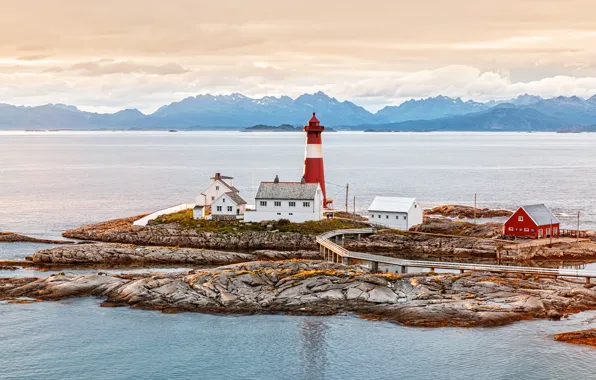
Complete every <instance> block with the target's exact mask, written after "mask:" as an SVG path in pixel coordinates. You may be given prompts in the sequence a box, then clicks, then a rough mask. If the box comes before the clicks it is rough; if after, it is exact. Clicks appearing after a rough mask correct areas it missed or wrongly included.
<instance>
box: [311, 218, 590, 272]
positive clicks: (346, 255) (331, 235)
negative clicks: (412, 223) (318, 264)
mask: <svg viewBox="0 0 596 380" xmlns="http://www.w3.org/2000/svg"><path fill="white" fill-rule="evenodd" d="M375 233H376V229H374V228H362V229H346V230H335V231H330V232H327V233H325V234H323V235H320V236H317V239H316V240H317V244H318V245H319V249H320V252H321V256H322V257H323V259H324V260H327V261H332V262H336V263H344V264H350V262H351V260H352V259H353V260H362V261H368V262H369V263H370V264H371V269H372V271H373V272H376V271H378V270H379V263H380V264H386V265H395V266H399V267H401V273H407V270H408V268H409V267H416V268H429V269H430V270H431V271H433V270H434V269H437V268H438V269H450V270H459V271H460V272H461V273H464V272H465V271H483V272H496V273H521V274H533V275H538V276H550V277H555V278H556V277H575V278H585V279H586V284H589V283H590V279H592V278H596V272H593V271H586V270H580V269H558V268H537V267H523V266H507V265H488V264H467V263H453V262H442V261H421V260H405V259H398V258H395V257H387V256H381V255H374V254H370V253H363V252H353V251H348V250H347V249H345V248H344V247H342V246H341V245H339V244H337V242H338V241H344V240H345V237H346V236H348V235H356V237H357V238H360V236H368V235H372V234H375ZM333 240H335V241H336V242H334V241H333Z"/></svg>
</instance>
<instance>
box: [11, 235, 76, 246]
mask: <svg viewBox="0 0 596 380" xmlns="http://www.w3.org/2000/svg"><path fill="white" fill-rule="evenodd" d="M17 242H18V243H22V242H26V243H42V244H74V242H73V241H68V240H49V239H38V238H34V237H30V236H25V235H21V234H16V233H14V232H0V243H17Z"/></svg>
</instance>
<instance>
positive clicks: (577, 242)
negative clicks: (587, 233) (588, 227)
mask: <svg viewBox="0 0 596 380" xmlns="http://www.w3.org/2000/svg"><path fill="white" fill-rule="evenodd" d="M575 243H576V244H578V245H579V211H578V212H577V234H576V235H575Z"/></svg>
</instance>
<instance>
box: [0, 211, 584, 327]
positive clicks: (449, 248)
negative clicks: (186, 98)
mask: <svg viewBox="0 0 596 380" xmlns="http://www.w3.org/2000/svg"><path fill="white" fill-rule="evenodd" d="M140 217H141V216H135V217H130V218H123V219H117V220H112V221H107V222H102V223H96V224H92V225H86V226H82V227H79V228H75V229H72V230H69V231H66V232H64V234H63V235H64V236H65V237H68V238H76V239H82V240H92V241H93V242H91V243H89V244H77V245H69V246H59V247H54V248H51V249H47V250H41V251H38V252H36V253H35V254H34V255H33V256H32V257H31V258H30V262H31V263H32V265H36V266H40V267H43V268H49V267H94V268H109V267H117V266H122V265H124V266H126V265H140V266H143V267H147V268H150V267H151V266H158V265H160V266H164V265H178V266H188V265H191V266H194V267H195V268H197V267H200V269H195V270H192V271H190V272H185V273H180V272H179V273H170V274H156V273H153V274H151V273H146V274H129V275H119V276H116V275H112V276H109V275H105V274H97V275H86V276H77V275H66V274H58V275H51V276H49V277H46V278H27V279H23V278H18V279H16V278H7V279H0V298H2V299H4V300H7V301H10V302H17V301H18V300H19V299H21V298H20V297H29V298H31V299H34V300H53V299H62V298H69V297H85V296H94V297H100V298H102V299H104V302H103V304H102V305H103V306H130V307H135V308H143V309H155V310H162V311H164V312H177V311H195V312H209V313H240V314H254V313H291V314H309V315H328V314H335V313H354V314H358V315H362V316H364V317H367V318H373V319H383V320H389V321H393V322H396V323H401V324H405V325H409V326H427V327H439V326H494V325H502V324H507V323H511V322H514V321H518V320H521V319H528V318H551V319H558V318H561V317H563V316H565V315H567V314H570V313H575V312H579V311H582V310H589V309H594V308H595V307H596V291H595V290H593V289H592V288H591V286H590V285H587V286H586V285H584V283H580V281H576V280H564V279H560V278H559V279H555V278H545V277H542V278H539V277H534V276H527V275H513V274H509V275H507V274H492V273H484V272H467V273H463V274H452V273H442V274H437V273H434V272H428V273H412V274H395V273H387V272H385V273H382V272H381V273H372V272H371V271H370V270H369V269H368V268H367V267H364V266H361V265H360V264H363V263H359V262H354V263H352V265H344V264H336V263H330V262H324V261H319V260H318V259H320V253H319V251H318V249H317V244H316V240H315V237H316V236H317V235H319V234H322V233H324V232H328V231H331V230H336V229H344V228H363V227H366V226H368V224H367V221H366V219H365V218H362V217H359V216H352V217H350V216H349V215H341V217H339V218H336V219H331V220H327V219H326V220H321V221H317V222H306V223H291V222H289V221H283V220H280V221H277V222H267V223H239V222H236V221H218V222H216V221H204V220H194V219H192V211H190V210H186V211H181V212H179V213H175V214H170V215H165V216H162V217H159V218H157V219H156V220H153V221H151V222H150V223H149V225H147V226H145V227H143V226H135V225H133V221H135V220H137V219H139V218H140ZM501 230H502V225H501V224H500V223H485V224H471V223H467V222H461V221H452V220H449V219H440V220H436V219H430V220H427V221H426V222H425V223H423V224H422V225H420V226H416V227H415V228H414V229H413V230H411V231H395V230H382V231H378V233H376V234H374V235H371V236H368V237H363V238H361V239H353V240H346V241H345V242H344V244H345V245H344V246H345V247H346V248H347V249H349V250H355V251H361V252H375V253H376V254H382V255H388V256H398V257H408V256H411V257H412V258H416V259H428V258H433V259H436V258H437V257H438V258H439V259H441V260H442V259H445V258H451V259H457V260H461V259H463V258H470V259H474V260H478V259H494V257H495V248H496V247H497V246H498V245H499V244H501V243H500V239H499V238H500V231H501ZM549 249H552V248H549ZM29 298H27V299H29Z"/></svg>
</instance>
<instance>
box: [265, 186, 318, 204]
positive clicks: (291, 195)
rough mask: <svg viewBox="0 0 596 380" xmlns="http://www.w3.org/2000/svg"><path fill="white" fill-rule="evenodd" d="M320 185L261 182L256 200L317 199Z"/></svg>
mask: <svg viewBox="0 0 596 380" xmlns="http://www.w3.org/2000/svg"><path fill="white" fill-rule="evenodd" d="M318 188H319V184H318V183H301V182H278V183H275V182H261V184H260V185H259V190H258V191H257V195H256V196H255V199H290V200H293V199H296V200H312V199H315V196H316V194H317V189H318Z"/></svg>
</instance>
